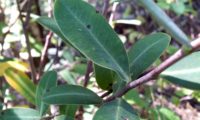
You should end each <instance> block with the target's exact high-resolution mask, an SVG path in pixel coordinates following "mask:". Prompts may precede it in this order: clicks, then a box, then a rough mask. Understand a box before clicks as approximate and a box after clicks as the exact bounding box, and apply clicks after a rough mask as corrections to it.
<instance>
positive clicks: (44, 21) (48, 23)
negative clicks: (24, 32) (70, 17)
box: [36, 17, 65, 40]
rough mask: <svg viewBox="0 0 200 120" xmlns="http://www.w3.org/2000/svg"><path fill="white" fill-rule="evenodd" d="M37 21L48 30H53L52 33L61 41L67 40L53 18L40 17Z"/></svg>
mask: <svg viewBox="0 0 200 120" xmlns="http://www.w3.org/2000/svg"><path fill="white" fill-rule="evenodd" d="M36 21H37V22H38V23H39V24H41V25H42V26H44V27H46V28H47V29H49V30H51V31H52V32H54V33H56V34H57V35H58V36H59V37H60V38H61V39H63V40H64V39H65V37H64V36H63V34H62V33H61V32H60V29H59V27H58V25H57V24H56V22H55V20H54V19H53V18H49V17H39V18H38V19H37V20H36Z"/></svg>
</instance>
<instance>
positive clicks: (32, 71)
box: [16, 0, 36, 83]
mask: <svg viewBox="0 0 200 120" xmlns="http://www.w3.org/2000/svg"><path fill="white" fill-rule="evenodd" d="M16 2H17V8H18V11H19V18H20V20H21V22H22V28H23V32H24V36H25V40H26V45H27V51H28V55H29V56H28V59H29V64H30V67H31V73H32V79H33V81H34V82H35V83H36V69H35V66H34V62H33V58H32V55H31V46H30V40H29V36H28V27H29V21H30V13H31V6H32V0H28V1H27V11H26V18H25V21H24V20H23V15H22V11H21V8H20V2H19V0H16Z"/></svg>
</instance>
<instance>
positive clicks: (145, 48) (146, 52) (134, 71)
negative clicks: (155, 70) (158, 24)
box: [128, 33, 170, 79]
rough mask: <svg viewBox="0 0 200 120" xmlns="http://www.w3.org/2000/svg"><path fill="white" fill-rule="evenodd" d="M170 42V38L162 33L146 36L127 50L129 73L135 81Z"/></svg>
mask: <svg viewBox="0 0 200 120" xmlns="http://www.w3.org/2000/svg"><path fill="white" fill-rule="evenodd" d="M169 42H170V36H168V35H167V34H164V33H156V34H152V35H148V36H146V37H145V38H143V39H141V40H139V41H138V42H137V43H136V44H134V45H133V47H132V48H131V49H130V50H129V52H128V56H129V64H130V73H131V75H132V78H133V79H136V78H137V77H138V76H139V75H140V74H141V73H142V72H143V71H144V70H145V69H147V68H148V67H149V66H150V65H151V64H152V63H153V62H154V61H155V60H156V59H157V58H159V57H160V55H161V54H162V53H163V52H164V50H165V49H166V48H167V46H168V45H169Z"/></svg>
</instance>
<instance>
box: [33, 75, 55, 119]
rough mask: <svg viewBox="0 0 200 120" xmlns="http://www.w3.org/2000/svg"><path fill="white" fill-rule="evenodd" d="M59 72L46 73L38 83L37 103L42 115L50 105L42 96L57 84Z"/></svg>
mask: <svg viewBox="0 0 200 120" xmlns="http://www.w3.org/2000/svg"><path fill="white" fill-rule="evenodd" d="M56 81H57V74H56V72H55V71H48V72H46V73H44V75H43V76H42V77H41V79H40V82H39V83H38V86H37V90H36V105H37V108H38V110H39V111H40V115H41V116H42V115H43V114H44V113H45V112H46V111H47V109H48V105H47V104H45V103H43V101H42V96H43V95H44V94H45V93H46V92H47V91H48V90H49V89H50V88H52V87H55V86H56Z"/></svg>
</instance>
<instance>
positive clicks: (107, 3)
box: [102, 0, 110, 17]
mask: <svg viewBox="0 0 200 120" xmlns="http://www.w3.org/2000/svg"><path fill="white" fill-rule="evenodd" d="M109 2H110V0H104V4H103V9H102V15H103V16H105V17H106V14H107V12H108V8H109Z"/></svg>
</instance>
